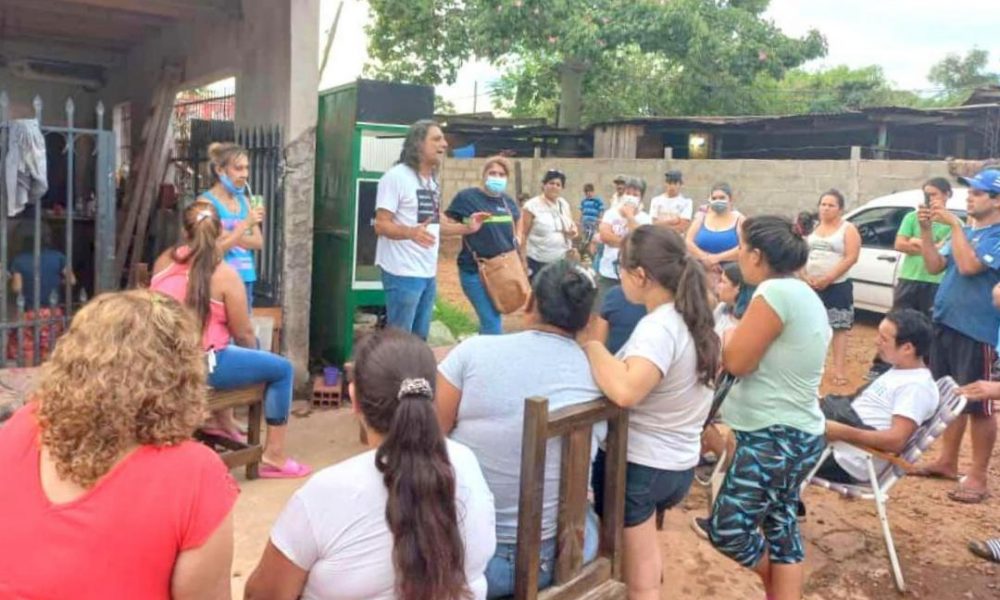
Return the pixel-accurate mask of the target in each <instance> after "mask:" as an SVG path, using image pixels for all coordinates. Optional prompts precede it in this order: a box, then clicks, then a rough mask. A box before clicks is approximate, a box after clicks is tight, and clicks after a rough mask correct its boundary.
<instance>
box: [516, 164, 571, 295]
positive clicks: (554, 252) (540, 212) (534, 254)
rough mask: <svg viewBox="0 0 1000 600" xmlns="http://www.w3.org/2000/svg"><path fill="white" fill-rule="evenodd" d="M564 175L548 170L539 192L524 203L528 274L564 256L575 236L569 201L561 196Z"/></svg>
mask: <svg viewBox="0 0 1000 600" xmlns="http://www.w3.org/2000/svg"><path fill="white" fill-rule="evenodd" d="M564 187H566V176H565V175H564V174H563V173H562V172H561V171H558V170H556V169H549V170H548V171H547V172H546V173H545V177H543V178H542V193H541V194H540V195H538V196H535V197H534V198H532V199H531V200H528V201H527V202H525V203H524V218H523V219H521V229H520V231H521V236H520V237H521V239H522V240H525V253H526V254H527V263H528V277H531V278H532V279H534V277H535V274H537V273H538V272H539V271H541V270H542V267H544V266H545V265H547V264H549V263H554V262H556V261H558V260H561V259H563V258H566V253H567V252H568V251H569V250H570V249H571V248H572V247H573V240H574V239H575V238H576V237H577V235H578V231H577V228H576V223H575V222H574V221H573V211H572V209H570V206H569V202H567V201H566V199H565V198H563V197H562V192H563V188H564Z"/></svg>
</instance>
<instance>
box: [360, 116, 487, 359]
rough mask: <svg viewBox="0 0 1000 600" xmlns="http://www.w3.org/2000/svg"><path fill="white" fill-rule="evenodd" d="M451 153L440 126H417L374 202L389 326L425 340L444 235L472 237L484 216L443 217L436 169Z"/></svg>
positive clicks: (422, 123) (427, 123) (424, 122)
mask: <svg viewBox="0 0 1000 600" xmlns="http://www.w3.org/2000/svg"><path fill="white" fill-rule="evenodd" d="M447 150H448V142H447V141H446V140H445V139H444V133H443V132H442V131H441V127H440V126H439V125H438V124H437V123H435V122H434V121H430V120H421V121H417V122H416V123H414V124H413V125H412V126H411V127H410V130H409V132H407V134H406V140H405V141H404V142H403V150H402V152H400V155H399V161H398V162H397V163H396V165H395V166H393V167H392V168H391V169H389V170H388V171H386V172H385V174H384V175H382V178H381V179H379V182H378V194H377V196H376V198H375V235H377V236H378V242H377V244H376V247H375V264H377V265H378V266H379V267H380V268H381V269H382V287H383V289H384V290H385V307H386V317H387V321H388V325H389V326H391V327H396V328H398V329H402V330H403V331H409V332H412V333H414V334H416V335H418V336H420V337H422V338H424V339H426V338H427V333H428V331H429V330H430V325H431V314H432V313H433V311H434V296H435V294H436V293H437V279H436V276H437V259H438V247H439V245H440V236H441V235H442V234H443V235H463V234H467V233H474V232H476V231H478V230H479V228H480V227H481V226H482V219H483V217H484V216H485V215H473V218H470V220H469V222H468V223H455V222H453V221H451V220H449V219H448V218H447V217H446V218H444V219H442V218H441V184H440V181H439V180H438V177H437V175H438V171H439V170H440V168H441V162H442V161H443V160H444V157H445V154H446V152H447Z"/></svg>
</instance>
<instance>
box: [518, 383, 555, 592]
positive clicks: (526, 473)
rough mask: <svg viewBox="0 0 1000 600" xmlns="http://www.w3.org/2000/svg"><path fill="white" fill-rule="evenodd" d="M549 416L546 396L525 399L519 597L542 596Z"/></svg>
mask: <svg viewBox="0 0 1000 600" xmlns="http://www.w3.org/2000/svg"><path fill="white" fill-rule="evenodd" d="M548 416H549V401H548V400H546V399H545V398H528V399H527V400H525V401H524V434H523V436H522V442H521V496H520V498H519V499H518V504H517V555H516V558H515V563H514V574H515V578H514V598H515V599H516V600H534V599H535V598H536V597H537V596H538V567H539V563H540V560H541V558H540V551H541V546H542V498H543V495H544V492H545V449H546V448H545V447H546V444H547V442H548V434H547V428H548Z"/></svg>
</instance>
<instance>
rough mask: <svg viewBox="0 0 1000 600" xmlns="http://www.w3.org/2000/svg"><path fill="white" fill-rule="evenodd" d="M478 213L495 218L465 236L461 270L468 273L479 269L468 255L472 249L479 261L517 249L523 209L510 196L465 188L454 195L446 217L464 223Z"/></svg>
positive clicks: (460, 254) (489, 219)
mask: <svg viewBox="0 0 1000 600" xmlns="http://www.w3.org/2000/svg"><path fill="white" fill-rule="evenodd" d="M477 212H488V213H490V214H492V215H493V216H492V217H489V218H488V219H486V220H485V221H483V226H482V228H481V229H480V230H479V231H477V232H476V233H473V234H472V235H466V236H463V237H462V252H460V253H459V255H458V268H459V269H461V270H462V271H465V272H467V273H475V272H476V271H477V270H478V269H477V267H476V261H475V259H473V257H472V253H471V252H469V248H470V247H471V248H472V251H473V252H475V253H476V254H477V255H478V256H479V258H493V257H494V256H497V255H500V254H503V253H504V252H510V251H511V250H514V249H515V248H516V246H515V245H514V227H515V226H516V224H517V220H518V219H520V218H521V209H519V208H518V207H517V203H516V202H514V201H513V200H512V199H511V198H510V196H508V195H507V194H502V195H501V196H500V197H499V198H497V197H494V196H490V195H488V194H487V193H486V192H484V191H483V190H481V189H479V188H466V189H464V190H462V191H461V192H459V193H457V194H455V199H454V200H452V201H451V205H450V206H448V210H447V211H446V213H445V214H447V215H448V216H449V217H450V218H452V219H454V220H456V221H459V222H465V221H466V219H468V218H469V217H471V216H472V215H473V214H475V213H477Z"/></svg>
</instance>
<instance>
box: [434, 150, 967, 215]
mask: <svg viewBox="0 0 1000 600" xmlns="http://www.w3.org/2000/svg"><path fill="white" fill-rule="evenodd" d="M484 162H485V160H484V159H481V158H477V159H453V158H451V159H447V160H446V161H445V164H444V165H443V167H442V171H441V181H442V192H443V204H444V205H445V206H447V205H448V204H449V203H450V202H451V199H452V198H453V197H454V196H455V194H456V193H457V192H458V191H459V190H461V189H464V188H466V187H471V186H475V185H478V184H479V182H480V173H481V172H482V167H483V164H484ZM512 162H514V163H515V164H520V189H521V190H522V191H523V192H525V193H527V194H530V195H532V196H534V195H536V194H538V193H540V191H541V178H542V175H543V174H544V173H545V171H546V170H548V169H550V168H557V169H559V170H560V171H562V172H563V173H565V174H566V187H567V190H566V194H565V197H566V199H567V200H569V201H570V204H571V205H572V206H573V208H574V210H576V208H577V205H578V204H579V200H580V198H582V197H583V184H585V183H593V184H594V186H595V187H596V188H597V192H598V194H599V195H601V196H602V197H604V198H607V197H609V196H610V195H611V194H612V193H613V191H614V186H613V183H612V180H613V179H614V178H615V176H616V175H617V174H619V173H620V174H624V175H634V176H638V177H642V178H644V179H645V180H646V185H647V192H646V201H647V202H648V200H649V199H650V198H652V197H653V196H655V195H657V194H659V193H661V192H662V191H663V173H664V172H666V171H667V170H668V169H678V170H680V171H681V172H683V173H684V184H685V187H684V193H685V195H687V196H689V197H691V198H693V199H694V200H695V202H696V203H698V204H701V203H704V202H706V201H707V199H708V197H709V193H710V191H711V186H712V185H713V184H714V183H716V182H719V181H725V182H727V183H729V184H730V185H731V186H732V188H733V192H734V195H735V197H736V204H737V207H738V208H739V210H740V211H742V212H744V213H746V214H751V215H752V214H761V213H777V214H784V215H788V216H794V215H795V214H797V213H798V212H799V211H802V210H809V209H814V208H815V206H816V203H817V202H818V201H819V197H820V194H822V193H823V192H825V191H826V190H828V189H830V188H837V189H839V190H840V191H841V192H843V193H844V195H845V196H846V197H847V202H848V206H849V207H854V206H857V205H858V204H860V203H863V202H867V201H868V200H871V199H872V198H876V197H878V196H882V195H885V194H890V193H893V192H897V191H902V190H907V189H913V188H917V187H919V186H920V184H921V183H923V182H924V181H926V180H927V179H929V178H931V177H937V176H944V177H946V176H947V174H948V167H947V164H946V163H945V162H943V161H892V160H667V159H602V158H593V159H588V158H569V159H560V158H553V159H544V158H521V159H514V160H513V161H512ZM517 189H518V180H517V167H516V166H515V175H514V177H513V178H512V180H511V182H510V186H509V187H508V191H509V193H511V195H514V194H515V193H516V191H517Z"/></svg>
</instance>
